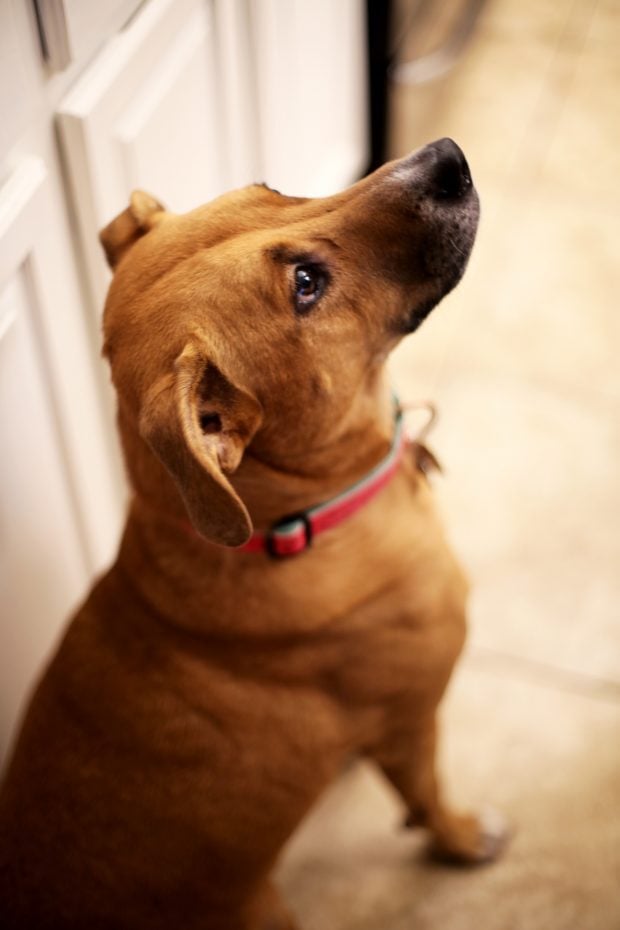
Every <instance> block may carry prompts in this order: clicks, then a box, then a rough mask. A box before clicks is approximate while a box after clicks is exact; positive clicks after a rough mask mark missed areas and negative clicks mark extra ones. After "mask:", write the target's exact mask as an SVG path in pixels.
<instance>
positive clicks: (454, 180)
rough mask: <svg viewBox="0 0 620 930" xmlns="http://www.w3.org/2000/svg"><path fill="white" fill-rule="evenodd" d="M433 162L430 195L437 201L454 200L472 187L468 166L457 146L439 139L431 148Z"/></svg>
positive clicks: (448, 140)
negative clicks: (433, 154) (433, 157)
mask: <svg viewBox="0 0 620 930" xmlns="http://www.w3.org/2000/svg"><path fill="white" fill-rule="evenodd" d="M433 149H434V153H435V161H434V164H433V166H432V168H431V178H430V180H431V193H432V195H433V196H434V197H436V198H437V199H438V200H456V199H458V198H460V197H463V196H464V195H465V194H466V193H467V191H468V190H469V189H470V188H471V186H472V181H471V174H470V172H469V166H468V164H467V162H466V160H465V156H464V155H463V153H462V152H461V150H460V148H459V147H458V145H456V143H455V142H452V140H451V139H441V140H440V141H439V142H436V143H435V144H434V146H433Z"/></svg>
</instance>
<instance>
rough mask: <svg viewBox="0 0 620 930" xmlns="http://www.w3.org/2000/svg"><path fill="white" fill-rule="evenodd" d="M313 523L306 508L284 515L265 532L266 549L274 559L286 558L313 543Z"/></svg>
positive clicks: (302, 550)
mask: <svg viewBox="0 0 620 930" xmlns="http://www.w3.org/2000/svg"><path fill="white" fill-rule="evenodd" d="M312 536H313V531H312V523H311V521H310V517H309V516H308V514H307V513H306V511H305V510H300V511H299V513H292V514H288V515H287V516H286V517H282V519H281V520H278V521H277V523H274V524H273V526H272V527H271V528H270V529H269V530H268V532H267V533H266V534H265V542H264V546H265V551H266V552H267V554H268V555H269V556H270V558H272V559H286V558H289V557H290V556H292V555H298V554H299V553H300V552H304V551H305V550H306V549H308V548H309V547H310V546H311V544H312Z"/></svg>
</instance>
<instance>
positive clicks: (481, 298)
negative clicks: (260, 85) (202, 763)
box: [280, 0, 620, 930]
mask: <svg viewBox="0 0 620 930" xmlns="http://www.w3.org/2000/svg"><path fill="white" fill-rule="evenodd" d="M619 101H620V3H619V2H618V0H598V2H597V0H572V2H570V0H488V2H487V5H486V7H485V9H484V11H483V14H482V17H481V20H480V22H479V25H478V28H477V31H476V34H475V36H474V39H473V41H472V43H471V45H470V47H469V49H468V51H467V52H466V54H465V56H464V57H463V59H462V60H461V62H460V63H459V64H458V66H457V68H456V69H455V71H453V72H452V74H451V75H450V76H449V77H448V78H446V79H443V80H442V81H440V82H439V83H436V84H434V85H431V86H425V87H418V88H411V87H404V86H397V85H395V86H394V87H393V88H392V115H393V121H392V138H391V145H392V154H393V155H394V156H397V155H402V154H404V153H405V152H407V151H408V150H410V149H412V148H415V147H417V146H418V145H421V144H423V143H424V142H427V141H430V140H432V139H433V138H437V137H440V136H443V135H450V136H452V137H453V138H455V139H456V140H457V141H458V142H459V143H460V144H461V145H462V146H463V148H464V149H465V151H466V153H467V155H468V158H469V160H470V164H471V167H472V170H473V172H474V176H475V180H476V183H477V186H478V188H479V191H480V195H481V200H482V205H483V218H482V222H481V227H480V233H479V237H478V242H477V245H476V248H475V252H474V256H473V259H472V262H471V264H470V268H469V270H468V273H467V275H466V278H465V280H464V281H463V283H462V284H461V285H460V287H459V288H458V289H457V291H456V292H455V293H454V294H452V295H450V297H448V298H447V299H446V300H445V302H444V303H443V304H442V306H441V308H440V309H439V310H436V311H435V313H434V314H433V315H432V317H431V318H430V319H429V320H428V321H427V322H426V323H425V324H424V326H423V327H422V329H421V330H420V331H419V332H418V333H417V334H415V335H414V336H413V337H412V338H411V339H409V340H408V341H406V342H405V343H404V344H403V346H402V348H401V349H400V350H399V351H398V352H397V354H396V357H395V358H394V364H393V374H394V380H395V382H396V384H397V386H398V388H399V390H400V392H401V394H402V395H403V396H404V397H409V398H419V397H427V396H430V397H433V398H434V399H435V400H436V402H437V403H438V404H439V407H440V410H441V415H442V416H441V421H440V425H439V427H438V429H437V431H436V434H435V436H434V446H435V449H436V451H437V452H438V453H439V455H440V458H441V459H442V460H443V461H444V464H445V475H444V477H443V478H441V479H439V481H438V482H437V490H438V494H439V497H440V501H441V505H442V507H443V510H444V513H445V516H446V521H447V523H448V525H449V527H450V529H451V534H452V538H453V541H454V544H455V546H456V548H457V550H458V552H459V553H460V556H461V558H462V560H463V562H464V563H465V564H466V566H467V568H468V570H469V573H470V576H471V578H472V580H473V584H474V588H473V596H472V603H471V636H470V641H469V647H468V650H467V653H466V655H465V658H464V660H463V662H462V663H461V666H460V668H459V671H458V674H457V675H456V677H455V680H454V682H453V685H452V687H451V690H450V693H449V696H448V698H447V700H446V702H445V707H444V718H445V728H444V748H443V757H444V769H445V772H446V778H447V781H448V783H449V785H450V786H451V787H452V791H453V794H454V795H455V797H456V798H457V800H459V801H461V802H463V803H465V802H467V801H469V800H473V801H476V802H485V801H487V802H492V803H493V804H496V805H498V806H500V807H501V808H503V809H504V810H505V812H506V813H507V814H508V816H509V818H510V819H511V821H512V822H513V823H514V824H515V825H516V834H515V838H514V841H513V844H512V847H511V848H510V850H509V852H508V853H507V855H506V857H505V858H504V859H503V860H502V861H501V862H499V863H497V864H495V865H493V866H491V867H488V868H485V869H482V870H479V871H475V872H472V871H467V872H458V871H457V872H454V871H450V870H448V869H445V868H440V867H438V866H431V865H430V864H428V863H426V862H425V860H424V857H423V855H422V848H421V843H422V840H421V838H420V837H417V836H415V835H409V834H403V833H402V831H400V832H399V830H398V829H397V825H398V822H399V818H400V817H401V811H400V809H399V807H398V802H397V801H396V799H395V798H393V797H392V796H391V795H390V794H389V792H388V790H387V789H386V787H385V786H384V785H383V784H382V783H381V782H380V781H379V779H378V777H377V776H376V775H375V774H374V773H373V772H372V771H371V770H370V769H367V768H365V767H364V766H363V765H357V766H355V767H354V768H352V769H350V770H349V771H348V772H347V773H346V774H345V775H344V777H343V778H342V780H341V781H340V782H339V783H338V784H336V785H335V786H334V788H333V789H332V791H331V792H329V794H328V795H327V796H326V797H325V798H324V799H323V801H322V802H321V804H320V805H319V807H318V808H317V809H316V810H315V811H314V812H313V813H312V814H311V815H310V817H309V819H308V821H307V822H306V824H305V825H304V826H303V828H302V829H301V831H300V832H299V833H298V834H297V836H296V837H295V838H294V840H293V841H292V843H291V844H290V847H289V849H288V851H287V853H286V855H285V857H284V859H283V861H282V865H281V868H280V883H281V885H282V887H283V889H284V892H285V894H286V896H287V898H288V900H289V901H290V903H291V906H292V908H293V910H294V911H295V912H296V913H297V914H298V915H299V917H300V919H302V921H303V925H304V927H305V928H306V930H405V928H407V930H439V928H441V930H479V928H482V930H521V928H523V930H526V928H527V930H615V928H620V622H619V621H620V616H619V615H620V530H619V528H620V480H619V477H618V471H619V470H620V416H619V413H620V411H619V406H620V405H619V401H620V362H619V360H618V359H619V357H620V103H619Z"/></svg>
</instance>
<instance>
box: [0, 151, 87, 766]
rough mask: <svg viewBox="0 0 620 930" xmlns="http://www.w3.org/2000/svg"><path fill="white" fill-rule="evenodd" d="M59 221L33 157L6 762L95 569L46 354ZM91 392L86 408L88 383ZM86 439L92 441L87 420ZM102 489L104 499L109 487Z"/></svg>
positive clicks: (6, 478) (15, 395) (15, 248)
mask: <svg viewBox="0 0 620 930" xmlns="http://www.w3.org/2000/svg"><path fill="white" fill-rule="evenodd" d="M50 225H51V217H50V213H49V200H48V198H47V196H46V174H45V168H44V166H43V163H42V162H41V161H39V160H38V159H26V160H25V161H24V162H23V163H21V164H20V165H19V167H18V168H17V169H16V170H15V171H14V173H13V174H12V175H11V176H10V178H9V180H8V181H7V182H6V184H5V185H4V186H3V187H2V188H1V189H0V436H1V439H0V442H1V446H2V464H1V466H0V467H1V478H2V480H1V481H0V656H1V657H2V674H1V675H0V756H2V755H3V754H4V752H5V750H6V745H7V742H8V740H9V736H10V732H11V730H12V727H13V725H14V721H15V718H16V715H17V712H18V708H19V707H20V705H21V703H22V701H23V699H24V696H25V694H26V691H27V689H28V688H29V686H30V684H31V682H32V679H33V677H34V675H35V674H36V672H37V671H38V669H39V666H40V664H41V662H42V660H43V658H44V656H45V655H46V654H47V653H48V652H49V650H50V648H51V646H52V644H53V642H54V640H55V639H56V638H57V636H58V633H59V631H60V629H61V626H62V625H63V623H64V621H65V620H66V617H67V614H68V613H69V611H70V610H71V609H72V608H73V607H74V606H75V604H76V602H77V600H78V598H80V597H81V596H82V595H83V593H84V590H85V587H86V585H87V584H88V581H89V578H90V575H91V572H92V569H93V564H92V552H89V543H88V526H87V522H88V521H87V518H85V515H84V514H83V513H82V512H81V509H80V505H79V493H80V492H79V487H78V482H77V481H76V480H73V478H72V476H74V475H75V474H76V471H75V469H74V468H72V466H71V464H70V462H69V457H70V446H71V444H70V440H69V437H68V433H67V430H66V429H65V426H64V425H63V422H62V415H61V411H60V410H59V407H58V404H57V400H58V392H57V390H56V386H55V383H54V378H53V374H52V371H51V368H50V364H49V355H48V353H47V351H46V348H45V345H46V342H47V339H46V335H45V323H44V318H45V317H49V316H50V312H51V308H50V305H49V303H48V300H49V294H48V293H47V290H46V286H45V284H46V282H45V281H44V280H42V277H41V268H42V267H43V266H44V264H45V259H44V256H43V253H44V252H45V250H46V240H47V230H48V228H50ZM56 322H58V320H56ZM59 325H61V324H59ZM67 361H70V359H67ZM65 364H66V362H65ZM78 367H79V366H78ZM82 393H83V396H82V399H81V401H80V405H82V404H83V403H87V402H88V397H89V389H88V384H84V387H83V392H82ZM91 413H92V409H91ZM83 433H84V439H87V437H88V427H87V425H84V424H83ZM65 439H67V440H68V441H67V442H65ZM96 451H97V450H95V452H96ZM100 491H101V494H102V495H103V497H105V485H102V486H101V488H100Z"/></svg>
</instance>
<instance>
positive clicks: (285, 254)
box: [267, 236, 340, 265]
mask: <svg viewBox="0 0 620 930" xmlns="http://www.w3.org/2000/svg"><path fill="white" fill-rule="evenodd" d="M310 242H311V243H312V244H314V243H315V242H316V243H317V245H318V244H321V245H325V244H327V245H328V246H329V247H330V248H332V249H334V250H335V251H339V250H340V246H339V245H338V243H337V242H334V240H333V239H329V238H328V237H327V236H313V237H312V239H311V240H310ZM267 254H268V255H270V256H271V258H273V260H274V261H276V262H281V263H282V264H284V265H295V264H300V263H302V262H317V261H318V262H320V261H322V256H321V255H317V254H316V252H314V251H313V250H312V249H311V248H304V249H299V248H295V247H294V246H289V245H272V246H270V248H268V249H267Z"/></svg>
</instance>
